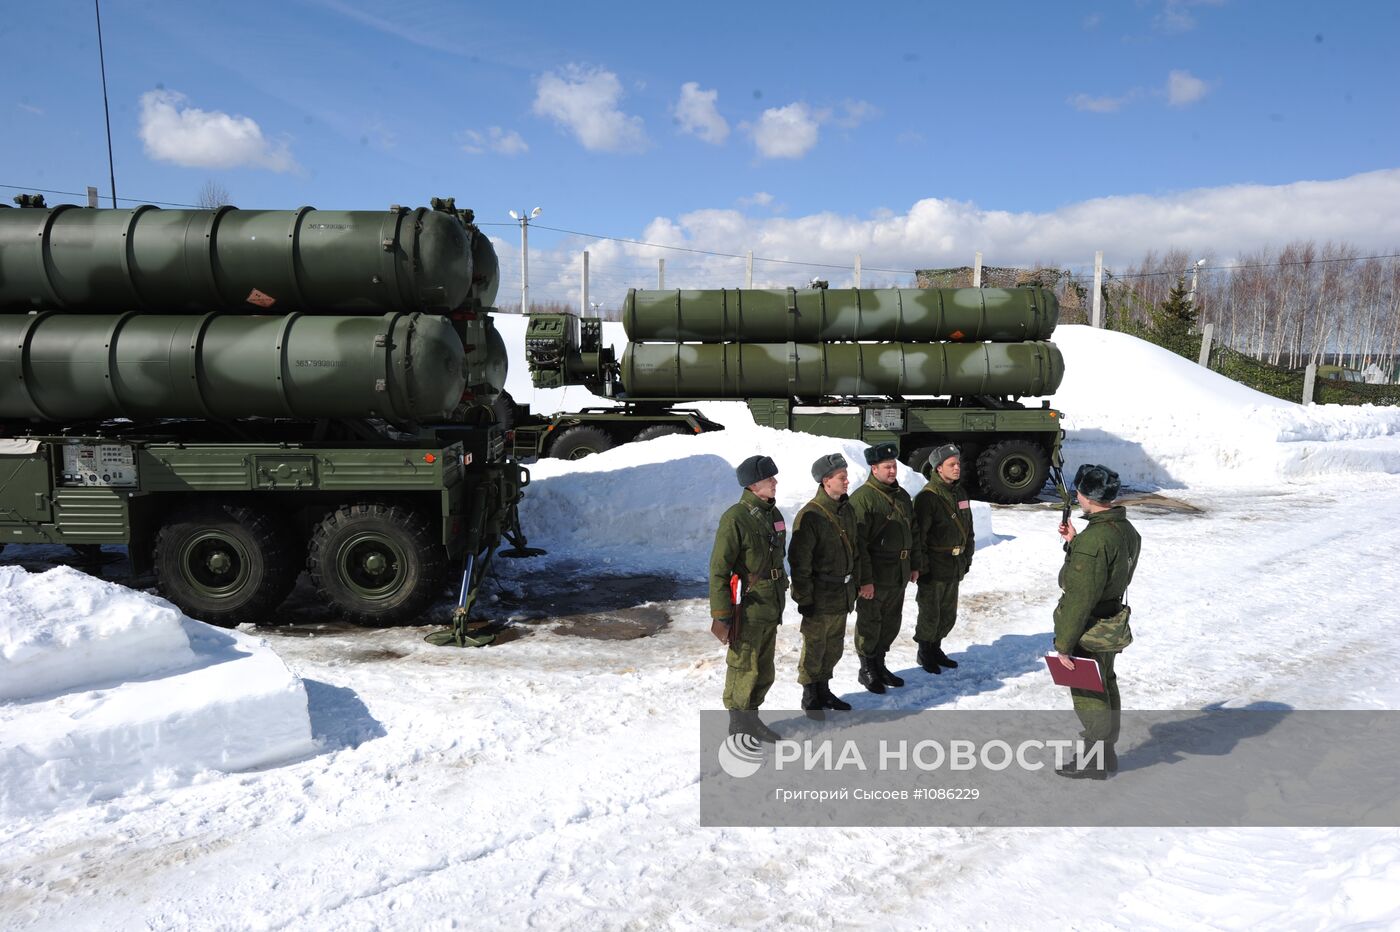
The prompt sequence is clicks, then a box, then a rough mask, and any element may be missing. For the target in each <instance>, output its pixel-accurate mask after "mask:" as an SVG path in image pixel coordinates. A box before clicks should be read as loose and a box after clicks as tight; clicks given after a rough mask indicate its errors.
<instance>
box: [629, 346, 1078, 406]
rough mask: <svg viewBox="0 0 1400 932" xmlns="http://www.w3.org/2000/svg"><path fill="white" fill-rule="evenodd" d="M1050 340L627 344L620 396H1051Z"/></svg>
mask: <svg viewBox="0 0 1400 932" xmlns="http://www.w3.org/2000/svg"><path fill="white" fill-rule="evenodd" d="M1064 372H1065V363H1064V357H1062V356H1061V355H1060V350H1059V348H1058V347H1056V346H1055V344H1053V343H1046V342H1024V343H973V344H965V343H933V344H922V343H725V344H718V345H716V344H697V343H629V344H628V345H627V351H626V352H625V353H624V354H623V356H622V383H623V384H624V385H625V386H626V387H627V397H628V398H631V399H640V398H715V399H721V398H745V399H747V398H797V399H803V400H810V401H816V400H819V399H825V398H844V397H871V396H879V397H908V396H928V395H935V396H943V395H959V396H970V395H999V396H1014V397H1022V396H1041V395H1050V394H1053V393H1054V392H1055V390H1056V389H1057V388H1059V386H1060V380H1061V379H1062V378H1064Z"/></svg>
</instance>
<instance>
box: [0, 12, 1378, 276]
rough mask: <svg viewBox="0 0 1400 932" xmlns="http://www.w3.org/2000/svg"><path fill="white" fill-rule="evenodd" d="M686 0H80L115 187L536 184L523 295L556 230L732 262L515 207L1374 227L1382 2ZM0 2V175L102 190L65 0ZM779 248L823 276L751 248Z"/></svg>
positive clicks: (1044, 254) (1018, 223)
mask: <svg viewBox="0 0 1400 932" xmlns="http://www.w3.org/2000/svg"><path fill="white" fill-rule="evenodd" d="M693 9H695V10H703V12H693V11H692V8H689V7H687V8H684V9H682V8H681V7H679V6H676V5H671V4H658V3H598V4H584V3H578V2H572V3H553V2H545V3H538V2H537V3H532V4H516V5H512V6H510V7H507V6H506V5H504V4H502V5H482V4H467V3H452V2H438V0H404V2H399V3H395V4H385V3H369V2H366V0H282V2H277V3H268V2H262V0H248V2H242V3H237V4H233V3H199V2H169V0H167V2H154V0H152V2H138V0H106V2H105V3H104V5H103V28H104V38H105V42H106V58H107V77H108V84H109V97H110V101H111V109H112V134H113V139H112V142H113V147H114V151H115V162H116V173H117V189H118V193H119V194H120V195H121V196H123V197H124V198H139V199H142V200H153V201H167V202H175V203H194V202H195V201H196V200H197V199H198V196H199V191H200V189H201V187H202V186H203V185H204V184H205V183H206V181H210V180H213V181H215V182H216V183H217V184H219V185H221V186H222V187H223V188H225V189H226V190H227V191H228V192H229V193H230V195H231V199H232V201H233V202H234V203H235V204H237V205H239V206H241V207H247V208H292V207H296V206H299V205H301V204H313V205H315V206H318V207H325V208H380V207H384V206H387V205H388V204H390V203H404V204H420V203H426V201H427V199H428V198H429V197H432V196H434V195H454V196H455V197H456V198H457V201H458V204H459V205H462V206H470V207H473V208H474V209H475V210H476V211H477V214H478V219H480V220H482V221H486V222H492V223H503V224H510V219H509V217H508V216H506V212H507V210H509V209H511V208H516V209H519V208H522V207H523V208H530V207H534V206H536V205H540V206H543V207H544V214H543V215H542V216H541V217H540V219H539V221H538V224H539V225H540V228H537V229H535V230H534V231H532V237H531V253H532V266H533V271H534V275H532V279H537V280H536V281H533V282H532V284H533V285H534V297H535V298H536V299H543V298H547V297H570V296H572V294H573V289H574V288H575V287H576V286H574V285H571V284H570V283H571V281H573V279H575V278H576V277H577V273H576V265H577V262H576V259H575V258H574V257H575V255H576V254H577V252H578V250H580V249H582V248H589V249H590V251H591V252H592V254H593V269H594V276H595V283H594V289H595V291H599V290H600V289H601V290H602V291H605V292H606V291H608V290H609V289H618V288H623V287H625V286H626V285H627V284H654V281H648V280H646V279H647V276H650V277H651V279H654V277H655V258H656V257H657V256H666V257H667V268H668V282H667V283H668V285H672V286H675V285H682V286H684V285H697V286H698V285H718V284H738V281H737V280H736V276H738V275H741V274H742V262H741V261H737V260H731V259H719V258H715V257H709V258H706V257H701V256H697V255H695V254H690V253H682V252H676V251H669V252H668V251H664V250H657V249H654V248H650V247H643V246H632V245H628V244H623V243H614V242H598V241H591V240H588V239H586V238H580V237H575V236H567V235H564V234H561V233H557V232H552V231H550V230H548V229H544V227H556V228H560V229H567V230H576V231H582V232H585V233H590V234H606V235H611V236H617V237H623V238H631V239H639V240H645V241H648V242H657V243H663V244H668V245H673V246H685V247H688V248H693V249H702V250H709V251H713V252H727V253H743V252H745V251H746V250H753V251H754V252H755V253H756V254H757V255H758V256H760V257H761V258H775V259H776V258H786V259H789V260H803V261H811V262H814V263H817V262H825V263H830V264H832V265H835V266H842V267H848V266H849V265H850V264H851V262H852V260H853V257H854V255H855V254H857V253H859V254H861V256H862V262H863V264H864V266H865V267H866V268H867V269H871V270H878V269H890V270H903V269H910V268H914V267H925V266H937V265H948V264H963V263H967V262H970V261H971V257H972V253H973V252H974V251H975V250H978V249H980V250H982V251H983V252H984V254H985V256H986V261H987V262H988V263H992V264H1007V265H1009V264H1027V263H1031V262H1038V261H1045V262H1055V263H1059V264H1065V265H1073V266H1083V265H1085V264H1086V263H1088V262H1091V261H1092V253H1093V250H1094V249H1103V250H1105V252H1106V261H1107V262H1109V264H1110V265H1112V264H1114V263H1115V262H1116V263H1117V264H1118V265H1120V266H1121V265H1124V264H1127V263H1130V262H1134V261H1136V260H1137V259H1139V258H1140V257H1141V255H1142V252H1143V251H1145V250H1147V249H1156V250H1158V251H1161V250H1164V249H1168V248H1181V249H1185V250H1187V251H1188V252H1191V253H1193V254H1197V253H1199V254H1201V255H1209V256H1211V257H1212V258H1213V259H1219V260H1220V261H1228V259H1229V258H1230V257H1232V256H1235V255H1238V254H1240V253H1242V252H1244V251H1247V250H1251V249H1258V248H1261V247H1264V246H1268V245H1273V246H1281V245H1282V244H1283V243H1284V242H1286V241H1288V240H1289V239H1294V238H1304V239H1308V238H1311V239H1316V240H1318V241H1319V242H1323V241H1326V240H1329V239H1331V240H1345V241H1347V242H1351V243H1354V244H1356V245H1357V246H1358V247H1359V248H1362V249H1363V250H1368V249H1369V250H1375V251H1388V250H1389V247H1395V246H1397V245H1400V220H1397V219H1396V218H1395V216H1394V215H1395V214H1397V213H1400V211H1396V210H1394V205H1396V204H1397V203H1400V120H1397V119H1396V117H1397V116H1400V81H1397V80H1396V77H1395V74H1396V72H1395V68H1394V66H1393V64H1388V62H1391V61H1392V60H1393V50H1392V46H1393V43H1394V41H1395V39H1396V38H1397V37H1400V4H1393V3H1383V2H1371V3H1359V2H1358V3H1342V4H1321V3H1291V2H1241V0H1196V2H1190V0H1141V2H1120V3H1097V4H1075V3H1046V2H1038V3H983V4H968V3H946V4H945V3H921V4H912V3H911V4H896V3H886V4H865V5H861V4H851V3H840V4H837V3H802V4H780V3H749V4H726V3H716V4H711V5H709V6H708V7H703V8H693ZM0 34H2V35H0V39H3V43H4V48H5V49H6V53H5V56H4V58H3V60H0V78H2V79H3V80H0V134H3V138H4V140H5V143H6V144H5V145H4V147H3V149H2V150H0V184H5V185H17V186H22V187H26V188H48V189H55V190H61V191H82V190H83V189H84V186H86V185H88V184H93V185H97V186H98V187H99V188H100V189H101V190H102V192H103V193H104V195H107V194H109V193H110V186H109V184H108V181H107V176H108V173H107V163H106V145H105V137H104V135H103V131H102V109H101V106H102V97H101V86H100V84H99V75H98V68H97V57H96V37H95V27H94V23H93V9H92V4H91V2H89V0H48V2H46V3H43V4H39V3H23V4H14V5H12V8H10V9H7V11H6V16H5V18H4V21H3V23H0ZM0 193H4V194H5V196H6V199H7V200H8V197H9V196H10V195H11V194H13V193H16V192H13V191H10V190H8V189H0ZM58 200H72V198H66V199H65V198H59V197H50V201H51V202H53V201H58ZM106 203H108V202H106V201H104V204H106ZM487 229H488V232H490V233H491V234H492V235H493V237H498V238H499V244H500V251H501V253H502V258H503V260H505V261H506V262H507V263H510V262H514V261H518V258H517V257H518V250H517V242H518V233H517V231H516V230H514V229H512V228H511V227H510V226H500V227H489V228H487ZM537 250H538V252H537ZM1389 251H1394V250H1389ZM809 273H810V274H823V275H824V277H830V278H832V279H833V284H837V283H838V282H840V283H846V282H844V281H842V279H843V277H846V273H844V272H842V271H841V270H840V269H839V268H838V269H832V270H830V271H829V272H827V271H822V270H821V268H820V267H819V266H813V267H811V268H810V269H808V268H801V267H784V266H783V265H781V264H777V263H764V262H762V261H760V262H759V263H758V267H756V269H755V279H756V283H758V284H779V283H795V282H794V281H792V280H794V279H798V278H800V279H801V280H802V281H805V279H806V277H807V276H808V275H809ZM882 278H883V279H887V280H888V281H882ZM900 281H901V279H900V277H899V276H898V275H896V274H895V271H890V272H888V273H886V272H880V271H871V272H867V273H866V276H865V278H864V282H865V284H867V285H868V284H872V283H873V284H882V283H899V282H900Z"/></svg>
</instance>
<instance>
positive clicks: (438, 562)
mask: <svg viewBox="0 0 1400 932" xmlns="http://www.w3.org/2000/svg"><path fill="white" fill-rule="evenodd" d="M306 565H307V569H308V570H310V572H311V583H312V585H313V586H315V587H316V594H317V595H318V596H320V597H321V598H322V599H324V600H325V601H327V602H329V603H330V604H332V605H334V606H335V607H336V608H337V609H339V611H340V614H341V615H342V616H344V617H345V618H347V619H349V620H351V621H358V622H364V623H367V624H379V625H392V624H399V623H402V622H405V621H414V620H418V619H419V618H420V617H421V616H422V615H423V613H424V611H425V610H426V609H427V608H428V607H429V606H430V605H432V604H433V602H434V601H436V600H437V598H438V597H439V596H440V595H441V594H442V587H443V578H444V574H445V573H446V570H447V554H446V552H445V551H444V550H443V547H442V543H441V542H440V541H439V535H438V534H437V533H436V532H435V531H434V529H433V527H432V525H431V524H430V523H429V522H428V520H427V519H426V518H424V517H423V516H422V515H421V514H419V513H418V512H416V511H413V510H412V509H409V508H403V507H400V506H397V505H386V504H384V503H382V502H359V503H357V504H354V505H348V506H344V507H341V508H337V509H336V510H335V511H333V512H331V513H330V514H328V515H326V516H325V518H323V519H321V523H320V524H318V525H317V526H316V530H315V531H314V532H313V533H312V535H311V546H310V548H309V550H308V553H307V564H306Z"/></svg>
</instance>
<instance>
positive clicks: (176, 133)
mask: <svg viewBox="0 0 1400 932" xmlns="http://www.w3.org/2000/svg"><path fill="white" fill-rule="evenodd" d="M187 101H188V98H186V97H185V95H184V94H180V93H177V92H175V91H168V90H159V89H158V90H154V91H147V92H146V93H144V94H142V95H141V131H140V132H141V141H142V142H143V143H144V144H145V147H146V154H147V155H149V156H150V157H151V158H153V159H156V160H158V161H161V162H173V163H174V164H176V165H183V166H185V167H187V168H239V167H248V168H266V169H268V170H270V171H274V172H290V171H298V170H299V168H298V166H297V163H296V160H295V159H293V158H292V154H291V152H290V151H289V150H288V149H287V146H286V144H285V143H282V142H273V141H271V140H269V139H267V138H266V137H265V136H263V132H262V129H261V128H260V127H259V126H258V124H257V121H255V120H253V119H252V118H251V117H245V116H230V115H229V114H227V113H222V112H220V111H218V110H200V109H199V108H198V107H191V106H189V105H188V103H187Z"/></svg>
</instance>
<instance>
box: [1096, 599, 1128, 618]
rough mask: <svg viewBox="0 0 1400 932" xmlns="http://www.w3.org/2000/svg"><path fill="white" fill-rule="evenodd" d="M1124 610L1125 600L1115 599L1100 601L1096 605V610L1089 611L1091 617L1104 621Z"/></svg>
mask: <svg viewBox="0 0 1400 932" xmlns="http://www.w3.org/2000/svg"><path fill="white" fill-rule="evenodd" d="M1122 610H1123V600H1122V599H1113V600H1111V601H1108V602H1100V603H1099V604H1098V605H1095V606H1094V610H1093V611H1092V612H1090V613H1089V617H1091V618H1095V619H1098V620H1099V621H1103V620H1104V619H1107V618H1112V617H1113V616H1114V615H1117V614H1118V613H1119V612H1121V611H1122Z"/></svg>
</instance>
